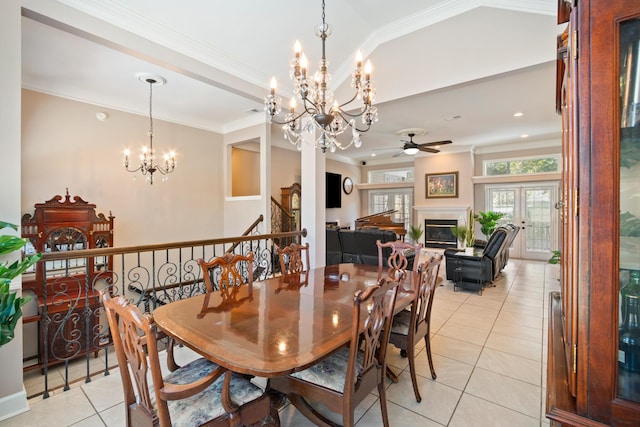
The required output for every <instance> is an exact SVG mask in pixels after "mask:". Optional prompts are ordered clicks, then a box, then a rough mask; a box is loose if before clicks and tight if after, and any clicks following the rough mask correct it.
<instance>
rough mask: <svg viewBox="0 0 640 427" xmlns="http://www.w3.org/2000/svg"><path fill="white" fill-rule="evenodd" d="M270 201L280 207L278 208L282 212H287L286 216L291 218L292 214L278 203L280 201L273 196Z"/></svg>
mask: <svg viewBox="0 0 640 427" xmlns="http://www.w3.org/2000/svg"><path fill="white" fill-rule="evenodd" d="M271 203H274V204H275V205H276V206H277V207H278V208H280V210H281V211H282V212H284V213H285V214H287V216H288V217H289V219H292V218H293V214H291V213H289V211H288V210H286V209H285V208H284V206H282V205H281V204H280V202H278V201H277V200H276V199H274V198H273V196H271Z"/></svg>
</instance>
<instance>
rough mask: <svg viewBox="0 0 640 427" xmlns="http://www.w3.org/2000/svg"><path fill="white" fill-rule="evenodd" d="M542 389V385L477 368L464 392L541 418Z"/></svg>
mask: <svg viewBox="0 0 640 427" xmlns="http://www.w3.org/2000/svg"><path fill="white" fill-rule="evenodd" d="M540 391H541V387H538V386H534V385H532V384H529V383H526V382H524V381H520V380H516V379H513V378H510V377H506V376H504V375H500V374H497V373H495V372H491V371H487V370H486V369H482V368H476V369H475V370H474V371H473V374H472V375H471V379H470V380H469V384H468V385H467V387H466V389H465V391H464V392H465V393H469V394H472V395H474V396H476V397H479V398H481V399H484V400H488V401H490V402H493V403H497V404H498V405H501V406H504V407H506V408H509V409H513V410H514V411H517V412H520V413H523V414H525V415H528V416H530V417H532V418H539V417H540Z"/></svg>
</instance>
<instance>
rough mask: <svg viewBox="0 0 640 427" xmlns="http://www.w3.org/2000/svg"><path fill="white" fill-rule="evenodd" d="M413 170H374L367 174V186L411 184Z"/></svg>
mask: <svg viewBox="0 0 640 427" xmlns="http://www.w3.org/2000/svg"><path fill="white" fill-rule="evenodd" d="M413 177H414V171H413V168H403V169H387V170H374V171H370V172H369V179H368V182H369V184H383V183H389V182H413V180H414V178H413Z"/></svg>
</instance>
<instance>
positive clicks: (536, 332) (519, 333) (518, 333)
mask: <svg viewBox="0 0 640 427" xmlns="http://www.w3.org/2000/svg"><path fill="white" fill-rule="evenodd" d="M491 332H495V333H498V334H501V335H507V336H509V337H513V338H519V339H523V340H529V341H533V342H536V343H539V342H542V328H539V327H538V328H529V327H527V326H521V325H517V324H514V323H511V322H506V321H504V320H496V323H495V325H493V329H492V330H491Z"/></svg>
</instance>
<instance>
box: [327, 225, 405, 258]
mask: <svg viewBox="0 0 640 427" xmlns="http://www.w3.org/2000/svg"><path fill="white" fill-rule="evenodd" d="M326 233H327V237H326V238H327V240H326V246H327V249H326V250H327V253H326V263H327V265H334V264H340V263H354V264H368V265H376V266H377V265H378V246H377V245H376V241H377V240H380V242H382V243H386V242H393V241H395V240H396V239H397V236H396V233H395V232H393V231H391V230H381V229H379V228H375V227H365V228H361V229H359V230H344V229H339V228H337V227H331V226H328V227H327V231H326ZM385 252H387V253H386V256H385V253H384V252H383V257H384V265H385V266H386V258H387V257H388V256H389V254H390V253H391V249H390V248H385ZM410 258H411V260H410V262H412V261H413V257H410Z"/></svg>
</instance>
